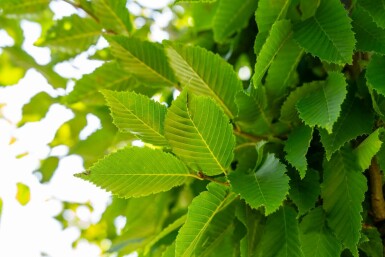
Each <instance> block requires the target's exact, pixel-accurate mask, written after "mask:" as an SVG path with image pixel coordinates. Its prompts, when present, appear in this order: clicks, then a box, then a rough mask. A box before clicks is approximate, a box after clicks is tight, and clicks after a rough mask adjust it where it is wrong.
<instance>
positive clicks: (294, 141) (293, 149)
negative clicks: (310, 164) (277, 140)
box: [284, 125, 313, 179]
mask: <svg viewBox="0 0 385 257" xmlns="http://www.w3.org/2000/svg"><path fill="white" fill-rule="evenodd" d="M312 137H313V129H312V128H310V127H308V126H304V125H303V126H300V127H297V128H295V129H294V130H293V131H292V132H291V133H290V135H289V138H288V139H287V141H286V143H285V148H284V150H285V152H286V160H287V161H288V162H289V163H290V164H291V165H293V167H295V168H296V169H297V170H298V171H299V174H300V177H301V179H303V178H304V177H305V174H306V170H307V160H306V153H307V150H308V148H309V146H310V142H311V139H312Z"/></svg>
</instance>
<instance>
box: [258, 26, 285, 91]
mask: <svg viewBox="0 0 385 257" xmlns="http://www.w3.org/2000/svg"><path fill="white" fill-rule="evenodd" d="M291 38H292V26H291V23H290V21H289V20H279V21H277V22H275V23H274V24H273V27H272V28H271V31H270V35H269V36H268V37H267V39H266V42H265V44H264V45H263V46H262V49H261V51H260V52H259V54H258V56H257V62H256V64H255V74H254V77H253V81H254V86H256V85H258V84H259V83H260V81H261V80H262V78H263V76H264V75H265V73H266V71H267V70H268V68H269V67H270V65H271V64H272V63H273V61H274V58H275V57H276V56H277V54H278V53H279V52H280V51H281V49H282V48H283V46H284V45H285V44H286V43H287V41H289V40H290V39H291Z"/></svg>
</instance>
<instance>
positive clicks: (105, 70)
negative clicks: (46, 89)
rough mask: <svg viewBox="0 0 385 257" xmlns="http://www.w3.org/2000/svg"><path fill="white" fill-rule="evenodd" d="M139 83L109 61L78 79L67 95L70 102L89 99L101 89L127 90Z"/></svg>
mask: <svg viewBox="0 0 385 257" xmlns="http://www.w3.org/2000/svg"><path fill="white" fill-rule="evenodd" d="M137 85H138V82H137V81H136V80H135V78H133V77H132V76H131V75H130V74H127V73H126V72H124V71H123V70H122V69H121V68H120V66H119V65H118V64H117V63H115V62H107V63H104V64H103V65H102V66H100V67H99V68H97V69H96V70H94V72H92V73H90V74H86V75H84V76H83V77H82V78H81V79H80V80H78V81H76V83H75V87H74V89H73V90H72V91H71V92H70V93H69V94H68V95H67V96H66V97H65V99H66V101H67V102H68V103H70V104H71V103H76V102H78V101H88V100H89V99H90V98H91V99H92V98H93V97H95V96H98V95H99V90H100V89H109V90H126V89H129V88H133V87H135V86H137Z"/></svg>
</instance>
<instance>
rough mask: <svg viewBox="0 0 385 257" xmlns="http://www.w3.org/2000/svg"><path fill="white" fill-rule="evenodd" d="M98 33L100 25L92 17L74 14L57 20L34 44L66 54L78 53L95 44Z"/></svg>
mask: <svg viewBox="0 0 385 257" xmlns="http://www.w3.org/2000/svg"><path fill="white" fill-rule="evenodd" d="M100 33H101V30H100V26H99V24H98V23H96V22H95V21H94V20H93V19H91V18H81V17H79V16H78V15H75V14H74V15H71V16H68V17H64V18H63V19H61V20H58V21H57V22H56V24H55V25H54V26H53V27H51V28H50V29H49V30H48V32H47V34H46V35H45V36H44V37H43V38H40V39H39V40H38V41H37V42H35V45H37V46H48V47H50V49H54V50H56V51H60V52H64V53H67V54H78V53H81V52H83V51H85V50H87V49H88V48H89V47H90V46H91V45H92V44H95V43H96V41H97V40H98V38H99V36H100Z"/></svg>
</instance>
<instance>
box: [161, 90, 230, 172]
mask: <svg viewBox="0 0 385 257" xmlns="http://www.w3.org/2000/svg"><path fill="white" fill-rule="evenodd" d="M164 130H165V137H166V138H167V140H168V141H169V143H170V145H171V147H172V149H173V152H174V153H175V154H176V155H177V156H178V157H180V158H181V159H182V160H183V161H184V162H185V163H187V164H188V165H189V166H190V167H191V168H192V169H194V170H198V171H202V172H203V173H205V174H207V175H210V176H212V175H218V174H221V173H226V172H227V171H226V170H227V168H228V167H229V165H230V163H231V161H232V159H233V149H234V145H235V137H234V135H233V130H232V126H231V124H230V122H229V120H228V118H227V117H226V116H225V114H224V113H223V111H222V109H221V108H220V107H219V106H218V105H217V104H216V103H215V102H214V101H213V100H212V99H210V98H208V97H204V96H194V95H190V94H189V95H188V94H187V91H186V90H184V91H182V93H181V94H180V95H179V96H178V98H177V99H176V100H175V101H174V102H173V103H172V105H171V107H170V108H169V109H168V111H167V115H166V121H165V129H164Z"/></svg>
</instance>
